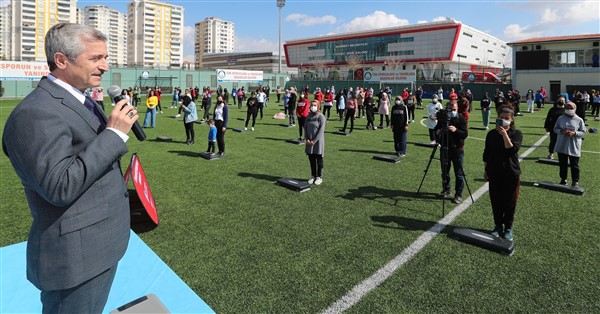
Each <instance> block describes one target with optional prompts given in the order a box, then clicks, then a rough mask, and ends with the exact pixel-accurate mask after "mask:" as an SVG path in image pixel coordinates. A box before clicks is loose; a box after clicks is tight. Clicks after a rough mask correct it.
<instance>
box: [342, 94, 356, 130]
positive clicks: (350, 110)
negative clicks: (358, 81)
mask: <svg viewBox="0 0 600 314" xmlns="http://www.w3.org/2000/svg"><path fill="white" fill-rule="evenodd" d="M348 95H349V96H348V101H347V102H346V104H345V106H346V119H345V120H344V127H343V128H342V129H340V132H344V133H345V132H346V127H347V126H348V119H350V133H352V130H354V116H355V114H356V109H357V108H358V101H357V99H356V97H355V96H354V92H349V93H348Z"/></svg>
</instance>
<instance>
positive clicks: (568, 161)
mask: <svg viewBox="0 0 600 314" xmlns="http://www.w3.org/2000/svg"><path fill="white" fill-rule="evenodd" d="M558 165H559V167H560V170H559V175H560V179H561V180H565V181H566V180H567V174H568V172H569V168H571V180H573V182H579V157H575V156H569V155H567V154H562V153H558Z"/></svg>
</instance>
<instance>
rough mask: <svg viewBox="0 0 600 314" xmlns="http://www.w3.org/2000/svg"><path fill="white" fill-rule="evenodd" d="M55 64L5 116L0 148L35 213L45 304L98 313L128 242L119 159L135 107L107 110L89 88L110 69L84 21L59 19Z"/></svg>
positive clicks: (33, 276) (30, 265)
mask: <svg viewBox="0 0 600 314" xmlns="http://www.w3.org/2000/svg"><path fill="white" fill-rule="evenodd" d="M45 50H46V59H47V62H48V65H49V67H50V74H49V75H48V77H43V78H42V79H41V80H40V81H39V84H38V87H37V88H36V89H35V90H34V91H33V92H31V93H30V94H29V95H27V97H25V98H24V99H23V101H21V103H20V104H19V105H18V106H17V107H16V108H15V109H14V110H13V112H12V113H11V115H10V117H9V118H8V120H7V122H6V125H5V129H4V135H3V138H2V148H3V150H4V153H5V154H6V155H7V156H8V158H9V159H10V161H11V163H12V165H13V167H14V169H15V172H16V173H17V175H18V176H19V177H20V179H21V182H22V184H23V187H24V190H25V196H26V198H27V201H28V203H29V209H30V212H31V215H32V217H33V222H32V225H31V230H30V232H29V238H28V243H27V279H28V280H29V281H31V282H32V283H33V284H34V285H35V286H36V287H37V288H38V289H40V290H41V301H42V305H43V313H101V312H102V310H103V308H104V305H105V304H106V300H107V298H108V292H109V291H110V287H111V285H112V281H113V279H114V276H115V273H116V268H117V263H118V261H119V260H120V259H121V257H122V256H123V254H124V253H125V250H126V249H127V243H128V241H129V232H130V231H129V228H130V223H129V199H128V197H129V195H128V193H127V187H126V185H125V182H124V180H123V176H122V173H121V168H120V162H119V161H120V158H121V157H122V156H123V155H124V154H125V153H127V151H128V150H127V146H126V145H125V142H126V141H127V139H128V136H127V132H129V130H130V129H131V126H132V125H133V123H134V122H135V121H136V120H137V118H138V115H137V111H136V110H135V108H134V107H133V106H127V100H122V101H120V102H118V103H117V104H116V106H115V109H114V110H112V112H111V114H110V116H109V117H108V118H107V117H106V116H105V115H104V111H102V109H101V108H100V107H99V105H98V104H97V103H95V102H94V101H93V100H92V99H91V98H89V97H88V98H86V97H85V94H84V91H85V90H86V89H87V88H90V87H91V88H95V87H98V86H100V81H101V79H102V74H103V73H104V72H106V71H107V70H108V64H107V60H106V58H107V50H106V37H105V36H104V35H103V34H102V33H100V32H99V31H97V30H95V29H94V28H91V27H89V26H85V25H79V24H71V23H60V24H57V25H54V26H53V27H52V28H50V30H49V31H48V33H47V34H46V39H45Z"/></svg>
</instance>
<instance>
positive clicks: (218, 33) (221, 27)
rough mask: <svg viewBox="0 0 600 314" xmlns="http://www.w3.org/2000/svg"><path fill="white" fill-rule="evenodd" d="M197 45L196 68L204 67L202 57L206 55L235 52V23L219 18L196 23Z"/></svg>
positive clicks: (195, 54)
mask: <svg viewBox="0 0 600 314" xmlns="http://www.w3.org/2000/svg"><path fill="white" fill-rule="evenodd" d="M195 28H196V34H195V35H196V36H195V37H196V43H195V46H194V56H195V57H194V59H195V60H194V62H195V64H196V68H197V69H199V68H201V67H202V66H203V63H202V55H203V54H205V53H223V52H233V48H234V45H233V37H234V35H235V27H234V23H233V22H229V21H224V20H222V19H220V18H217V17H208V18H206V19H204V21H202V22H198V23H196V27H195Z"/></svg>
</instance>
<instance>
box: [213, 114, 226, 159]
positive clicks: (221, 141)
mask: <svg viewBox="0 0 600 314" xmlns="http://www.w3.org/2000/svg"><path fill="white" fill-rule="evenodd" d="M215 126H216V127H217V146H219V153H224V152H225V133H224V132H223V120H216V121H215Z"/></svg>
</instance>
